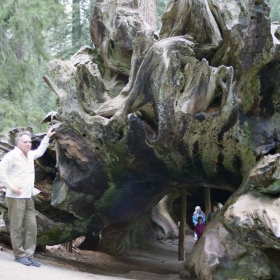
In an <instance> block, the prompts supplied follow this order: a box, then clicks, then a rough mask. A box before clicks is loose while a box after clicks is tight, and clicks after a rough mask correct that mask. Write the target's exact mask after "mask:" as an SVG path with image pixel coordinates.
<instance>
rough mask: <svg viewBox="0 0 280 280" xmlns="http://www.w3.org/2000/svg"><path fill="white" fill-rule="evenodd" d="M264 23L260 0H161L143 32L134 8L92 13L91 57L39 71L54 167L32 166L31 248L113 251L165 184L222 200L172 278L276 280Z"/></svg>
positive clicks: (271, 53) (276, 210)
mask: <svg viewBox="0 0 280 280" xmlns="http://www.w3.org/2000/svg"><path fill="white" fill-rule="evenodd" d="M269 12H270V8H269V3H268V1H259V0H246V1H242V2H241V1H232V0H224V1H216V0H200V1H197V0H188V1H186V0H178V1H175V0H173V1H172V0H171V1H169V3H168V5H167V7H166V11H165V13H164V15H163V17H162V28H161V30H160V33H159V35H156V34H154V30H153V29H152V28H151V27H150V26H149V25H148V24H147V23H146V22H145V20H144V17H142V16H141V14H139V9H138V2H137V1H136V0H126V1H104V0H98V1H97V2H96V6H95V8H94V10H93V12H92V15H91V25H90V33H91V38H92V41H93V43H94V48H91V47H89V46H84V47H82V48H81V49H80V50H78V52H77V53H76V54H75V55H74V56H73V57H72V58H71V59H70V60H69V61H61V60H53V61H51V62H50V63H49V70H48V73H47V74H46V76H45V77H44V79H45V81H46V83H47V84H48V85H49V87H50V88H51V89H52V90H53V92H54V93H55V94H56V95H57V98H58V110H57V112H56V113H52V114H50V115H49V116H48V117H47V118H46V121H49V122H52V123H56V124H57V134H56V135H57V136H56V139H55V145H54V147H53V150H54V151H55V154H56V157H54V151H50V154H49V155H47V156H46V157H45V158H43V159H42V161H41V164H40V165H39V166H38V173H39V171H40V172H41V173H40V174H45V175H41V177H40V179H41V180H40V181H39V182H38V184H39V183H40V185H41V189H42V190H43V194H44V195H41V196H40V197H39V198H37V209H39V211H40V214H38V220H39V222H40V226H41V227H40V235H39V242H40V244H50V243H58V242H63V241H66V240H70V239H71V238H74V237H75V236H78V235H80V234H84V235H87V236H88V237H89V236H91V237H94V236H95V237H96V238H98V236H101V235H102V239H101V242H100V246H103V247H105V248H107V249H110V250H111V251H115V252H116V251H121V250H122V249H123V248H124V245H125V238H126V235H127V233H128V232H129V230H130V229H131V228H132V227H133V224H134V223H135V222H136V221H137V220H138V219H139V218H141V217H142V216H144V215H146V214H147V213H148V212H149V211H150V210H151V209H152V207H154V206H155V205H156V204H157V202H158V201H159V200H160V199H161V198H162V197H163V196H164V195H165V194H167V193H168V192H169V191H170V190H172V189H174V188H176V187H178V185H180V184H182V183H184V185H185V186H190V187H202V186H203V187H215V188H221V189H231V190H236V192H235V193H234V194H233V195H232V197H231V198H230V199H229V200H228V201H227V203H226V205H225V206H224V208H223V210H222V211H220V212H219V215H217V216H216V217H215V219H214V220H213V222H211V223H210V224H209V226H207V229H206V231H205V233H204V234H203V236H202V238H201V239H200V240H199V242H198V243H197V245H196V246H195V247H194V249H193V252H192V255H191V258H190V259H189V260H188V261H187V262H186V263H185V264H184V266H183V268H182V271H181V275H182V276H183V277H185V278H190V279H194V278H196V277H197V278H199V279H229V278H237V279H240V278H241V277H242V278H248V279H270V278H271V279H277V275H279V272H280V271H279V267H278V266H277V262H278V261H279V248H280V241H279V237H280V233H279V232H280V230H279V224H280V219H279V214H280V207H279V203H280V200H279V193H280V185H279V182H280V181H279V180H280V175H279V174H280V173H279V172H280V171H279V170H280V167H279V158H280V155H279V154H277V152H279V148H278V145H279V127H280V126H279V117H280V115H279V108H280V107H279V104H280V97H279V96H280V95H279V88H280V87H279V83H280V82H279V81H280V70H279V60H280V51H279V45H280V41H279V27H278V26H277V25H276V24H274V25H273V26H271V24H270V20H269ZM8 136H9V137H10V138H9V139H11V138H12V136H13V132H10V135H6V136H5V138H3V139H6V138H7V137H8ZM35 141H38V140H36V139H35ZM7 142H9V141H8V140H5V141H4V140H2V143H7ZM5 149H6V150H7V144H5V145H4V144H2V150H4V151H5ZM55 161H56V166H57V170H53V169H52V168H47V166H52V165H54V164H55ZM40 166H41V169H39V167H40ZM42 166H44V170H45V171H46V170H47V173H46V172H45V173H44V172H43V171H42V169H43V168H42ZM46 174H47V175H46ZM48 178H55V180H54V183H53V184H52V183H51V182H49V181H48ZM47 217H48V218H47ZM248 263H250V265H248Z"/></svg>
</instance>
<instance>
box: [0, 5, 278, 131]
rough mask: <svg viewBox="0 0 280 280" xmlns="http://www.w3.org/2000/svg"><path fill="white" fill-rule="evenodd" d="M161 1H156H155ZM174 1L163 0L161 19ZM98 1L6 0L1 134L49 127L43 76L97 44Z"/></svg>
mask: <svg viewBox="0 0 280 280" xmlns="http://www.w3.org/2000/svg"><path fill="white" fill-rule="evenodd" d="M153 1H155V0H153ZM167 1H168V0H157V1H156V4H157V19H158V20H157V21H158V28H160V25H161V22H160V17H161V15H162V13H163V12H164V9H165V5H166V3H167ZM95 2H96V0H48V1H38V0H29V1H26V0H1V2H0V64H1V67H0V133H4V132H6V131H8V130H9V129H10V128H12V127H16V126H31V127H32V128H33V129H34V132H35V133H38V132H41V131H45V130H46V129H47V128H46V127H45V125H44V124H40V121H41V120H42V119H43V118H44V117H45V115H46V113H47V112H49V111H53V110H56V105H55V98H56V97H55V95H54V94H53V93H52V92H51V91H50V89H49V88H48V87H47V85H45V83H44V81H43V79H42V76H43V74H44V73H45V67H46V65H47V63H48V61H50V60H51V59H54V58H58V59H69V58H70V57H71V56H72V55H73V54H74V53H75V52H76V51H77V50H78V49H79V48H80V47H81V46H83V45H90V46H91V45H92V43H91V39H90V34H89V16H90V13H91V11H92V9H93V7H94V5H95ZM270 16H271V20H272V21H280V1H279V0H271V14H270Z"/></svg>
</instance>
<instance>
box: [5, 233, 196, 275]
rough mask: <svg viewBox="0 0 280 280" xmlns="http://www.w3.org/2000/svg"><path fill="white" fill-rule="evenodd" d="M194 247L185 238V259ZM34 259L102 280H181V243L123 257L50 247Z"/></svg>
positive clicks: (161, 243) (158, 244)
mask: <svg viewBox="0 0 280 280" xmlns="http://www.w3.org/2000/svg"><path fill="white" fill-rule="evenodd" d="M194 243H195V241H194V239H193V235H191V234H188V235H186V238H185V251H186V258H187V257H188V255H189V254H190V252H191V250H192V248H193V246H194ZM0 245H1V246H2V247H3V251H4V252H5V253H9V254H12V249H11V248H9V247H7V246H5V245H3V244H0ZM35 257H36V259H38V260H39V261H41V262H42V263H43V265H44V264H45V265H52V266H58V267H61V268H63V269H68V270H74V271H77V272H81V273H87V274H92V277H94V275H99V277H100V276H101V278H98V279H102V275H103V277H104V279H105V278H106V279H107V277H110V276H111V277H119V278H125V279H139V280H179V279H180V277H179V270H180V267H181V265H182V263H183V262H182V261H178V239H175V240H173V239H166V240H154V241H150V242H149V243H148V244H146V245H145V246H144V247H142V248H137V249H132V250H129V251H128V252H126V253H125V254H122V255H121V256H112V255H108V254H106V253H102V252H98V251H87V250H79V249H73V251H72V253H69V252H67V251H66V249H65V248H64V246H62V245H56V246H47V250H46V252H45V253H43V252H37V253H36V254H35ZM17 269H19V267H18V266H17ZM77 279H79V278H77Z"/></svg>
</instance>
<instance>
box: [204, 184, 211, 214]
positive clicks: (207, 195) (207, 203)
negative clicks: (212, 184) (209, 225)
mask: <svg viewBox="0 0 280 280" xmlns="http://www.w3.org/2000/svg"><path fill="white" fill-rule="evenodd" d="M204 198H205V215H206V218H207V217H208V215H209V213H210V212H211V194H210V188H208V187H204Z"/></svg>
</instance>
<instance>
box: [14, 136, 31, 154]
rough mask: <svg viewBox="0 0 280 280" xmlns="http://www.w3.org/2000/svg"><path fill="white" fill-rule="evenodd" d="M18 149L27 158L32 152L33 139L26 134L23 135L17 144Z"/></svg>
mask: <svg viewBox="0 0 280 280" xmlns="http://www.w3.org/2000/svg"><path fill="white" fill-rule="evenodd" d="M17 147H18V148H19V149H20V150H21V151H22V152H23V154H24V155H25V156H27V153H28V152H29V151H30V150H31V138H30V137H29V136H28V135H26V134H24V135H22V136H21V137H20V139H19V141H18V143H17Z"/></svg>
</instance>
